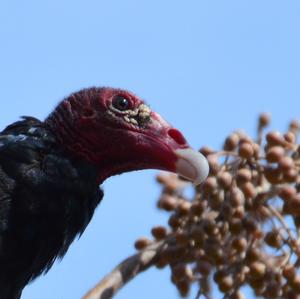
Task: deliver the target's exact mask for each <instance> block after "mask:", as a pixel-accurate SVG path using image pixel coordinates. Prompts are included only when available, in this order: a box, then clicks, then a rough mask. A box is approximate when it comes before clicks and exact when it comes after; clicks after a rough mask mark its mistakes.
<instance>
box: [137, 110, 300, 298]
mask: <svg viewBox="0 0 300 299" xmlns="http://www.w3.org/2000/svg"><path fill="white" fill-rule="evenodd" d="M269 122H270V116H269V115H267V114H262V115H261V116H260V117H259V121H258V136H257V139H256V140H254V139H252V138H250V137H249V136H248V135H246V134H245V133H242V132H234V133H233V134H231V135H230V136H228V137H227V138H226V139H225V142H224V146H223V149H222V150H221V151H213V150H212V149H210V148H208V147H204V148H202V149H201V152H202V153H203V154H204V155H205V156H206V157H207V159H208V161H209V164H210V175H209V177H208V178H207V180H206V181H205V182H204V183H203V184H202V185H201V186H198V187H195V190H194V191H195V192H194V195H193V196H192V198H189V197H188V196H186V195H185V194H186V192H185V189H186V188H190V184H189V183H187V182H185V181H183V180H182V179H180V178H178V177H176V176H174V175H159V176H158V178H157V180H158V182H159V183H160V184H161V185H162V189H163V190H162V194H161V196H160V198H159V200H158V207H159V208H160V209H162V210H165V211H166V212H168V213H169V214H170V217H169V221H168V227H164V226H158V227H153V228H152V235H153V240H148V239H145V238H144V239H140V240H138V241H137V242H136V248H137V249H138V250H142V249H143V248H145V247H147V246H148V245H149V244H151V243H153V242H158V241H160V242H161V241H162V240H163V241H164V247H163V249H162V250H161V252H160V253H159V258H158V259H157V263H156V265H157V267H158V268H162V267H165V266H169V267H170V269H171V273H172V274H171V280H172V282H173V283H174V284H175V286H176V287H177V289H178V290H179V292H180V294H181V295H182V296H186V295H188V293H189V290H190V287H191V285H192V284H197V285H198V286H199V293H198V295H197V298H200V297H201V296H203V297H204V298H211V294H210V290H211V289H212V287H215V286H214V285H212V284H216V285H217V287H218V288H219V290H220V292H222V293H223V294H224V298H228V299H242V298H245V297H244V295H243V294H242V292H241V287H243V286H245V285H248V286H250V287H251V288H252V289H253V291H254V293H255V294H256V295H257V296H260V297H263V298H286V299H297V298H298V299H299V298H300V295H299V294H300V273H299V270H298V269H299V267H300V242H299V237H300V171H299V170H300V146H299V145H298V144H297V134H298V132H299V129H300V128H299V124H298V123H297V122H296V121H292V122H291V124H290V126H289V128H288V130H287V132H286V133H285V134H280V133H279V132H276V131H274V132H269V133H267V134H264V132H263V130H264V128H265V127H266V126H267V125H268V124H269Z"/></svg>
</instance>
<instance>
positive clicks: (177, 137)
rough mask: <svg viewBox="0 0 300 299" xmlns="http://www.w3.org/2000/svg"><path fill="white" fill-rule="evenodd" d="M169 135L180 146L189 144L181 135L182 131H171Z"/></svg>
mask: <svg viewBox="0 0 300 299" xmlns="http://www.w3.org/2000/svg"><path fill="white" fill-rule="evenodd" d="M168 134H169V136H170V137H171V138H172V139H173V140H174V141H175V142H177V143H178V144H179V145H185V144H187V141H186V140H185V138H184V137H183V135H182V134H181V133H180V131H178V130H176V129H170V130H169V131H168Z"/></svg>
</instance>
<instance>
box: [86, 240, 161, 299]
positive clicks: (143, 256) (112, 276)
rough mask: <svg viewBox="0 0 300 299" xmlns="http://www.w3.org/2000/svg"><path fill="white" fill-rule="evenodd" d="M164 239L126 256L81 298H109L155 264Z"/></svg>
mask: <svg viewBox="0 0 300 299" xmlns="http://www.w3.org/2000/svg"><path fill="white" fill-rule="evenodd" d="M164 245H165V241H160V242H155V243H153V244H151V245H149V246H147V247H146V248H145V249H144V250H142V251H140V252H138V253H137V254H135V255H133V256H131V257H129V258H127V259H126V260H124V261H123V262H122V263H120V264H119V265H118V266H117V267H116V268H115V269H114V270H112V272H111V273H109V274H108V275H107V276H106V277H104V278H103V279H102V280H101V281H100V282H99V283H98V284H97V285H96V286H95V287H94V288H93V289H91V290H90V291H89V292H88V293H87V294H86V295H85V296H84V297H82V299H110V298H112V297H113V296H114V295H115V294H116V293H117V292H118V291H119V290H120V289H121V288H122V287H123V286H124V285H125V284H126V283H127V282H129V281H130V280H131V279H133V278H134V277H135V276H137V275H138V274H139V273H141V272H143V271H145V270H147V269H148V268H150V267H151V266H153V265H154V264H155V262H156V261H157V259H158V257H159V254H160V252H161V249H162V247H163V246H164Z"/></svg>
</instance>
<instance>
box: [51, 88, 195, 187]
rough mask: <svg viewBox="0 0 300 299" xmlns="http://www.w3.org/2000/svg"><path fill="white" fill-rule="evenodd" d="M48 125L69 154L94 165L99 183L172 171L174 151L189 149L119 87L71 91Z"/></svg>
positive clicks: (130, 94)
mask: <svg viewBox="0 0 300 299" xmlns="http://www.w3.org/2000/svg"><path fill="white" fill-rule="evenodd" d="M61 107H62V108H61ZM66 119H69V120H68V121H67V125H66V123H65V120H66ZM63 120H64V122H63ZM47 121H48V122H49V123H50V125H51V126H56V127H58V130H57V131H58V132H60V133H58V135H59V138H60V140H61V142H62V144H63V145H64V146H65V147H66V148H67V149H68V150H69V151H71V152H72V153H73V154H75V155H77V156H80V157H82V158H84V159H86V160H88V161H89V162H91V163H92V164H94V165H96V166H97V168H98V170H99V183H101V182H103V181H104V180H105V179H106V178H107V177H109V176H112V175H115V174H119V173H122V172H126V171H132V170H140V169H148V168H152V169H161V170H168V171H172V172H176V171H177V170H176V167H177V161H178V154H177V152H176V151H177V150H184V149H188V148H189V145H188V143H187V142H186V140H185V138H184V137H183V135H182V134H181V133H180V132H179V131H178V130H177V129H175V128H173V127H172V126H171V125H170V124H169V123H167V122H166V121H165V120H164V119H163V118H162V117H161V116H160V115H159V114H158V113H156V112H153V111H151V109H150V107H149V106H147V105H146V104H145V103H144V102H143V101H142V100H140V99H139V98H138V97H136V96H135V95H134V94H132V93H130V92H127V91H124V90H119V89H113V88H98V89H97V88H96V89H87V90H82V91H80V92H78V93H75V94H73V95H71V96H70V97H69V98H67V99H66V100H64V101H63V102H62V103H61V104H60V105H59V106H58V107H57V109H56V110H55V111H54V113H53V114H52V115H50V116H49V118H48V119H47V120H46V122H47ZM66 133H67V134H66ZM188 159H189V158H188ZM181 165H182V163H181ZM195 171H196V172H197V170H195ZM195 175H196V174H192V176H195Z"/></svg>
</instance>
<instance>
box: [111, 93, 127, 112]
mask: <svg viewBox="0 0 300 299" xmlns="http://www.w3.org/2000/svg"><path fill="white" fill-rule="evenodd" d="M112 105H113V107H114V108H116V109H118V110H120V111H125V110H128V109H129V106H130V103H129V101H128V100H127V99H126V98H125V97H123V96H121V95H118V96H116V97H115V98H114V99H113V101H112Z"/></svg>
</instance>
